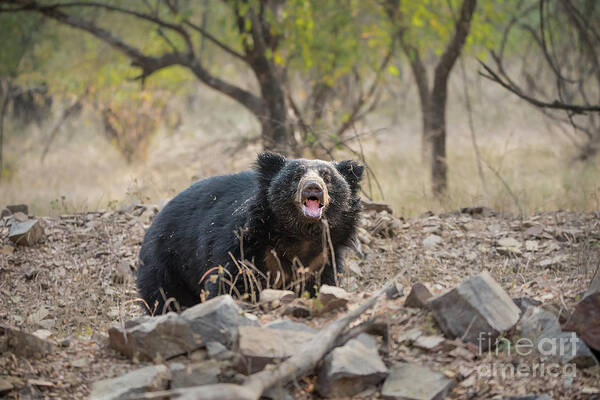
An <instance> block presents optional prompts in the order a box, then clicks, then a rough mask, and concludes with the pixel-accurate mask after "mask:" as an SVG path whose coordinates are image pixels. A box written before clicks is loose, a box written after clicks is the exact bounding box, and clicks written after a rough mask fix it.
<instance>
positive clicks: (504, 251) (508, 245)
mask: <svg viewBox="0 0 600 400" xmlns="http://www.w3.org/2000/svg"><path fill="white" fill-rule="evenodd" d="M496 246H497V247H496V250H497V251H498V253H499V254H500V255H503V256H510V255H519V254H521V242H519V241H518V240H517V239H515V238H512V237H505V238H502V239H500V240H498V241H497V242H496Z"/></svg>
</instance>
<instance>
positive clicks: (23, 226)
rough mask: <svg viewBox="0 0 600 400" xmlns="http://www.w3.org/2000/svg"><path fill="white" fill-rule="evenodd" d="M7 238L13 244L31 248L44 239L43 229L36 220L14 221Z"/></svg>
mask: <svg viewBox="0 0 600 400" xmlns="http://www.w3.org/2000/svg"><path fill="white" fill-rule="evenodd" d="M8 238H9V239H10V241H11V242H13V243H15V244H18V245H22V246H31V245H33V244H35V243H37V242H39V241H41V240H42V239H43V238H44V229H43V228H42V225H41V223H40V221H38V220H37V219H31V220H28V221H23V222H18V221H15V222H13V223H12V225H11V226H10V232H9V233H8Z"/></svg>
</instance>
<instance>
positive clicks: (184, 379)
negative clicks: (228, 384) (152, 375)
mask: <svg viewBox="0 0 600 400" xmlns="http://www.w3.org/2000/svg"><path fill="white" fill-rule="evenodd" d="M224 365H225V364H224V363H222V362H220V361H216V360H207V361H203V362H200V363H194V364H189V365H185V364H182V363H173V364H171V366H170V368H169V369H170V371H171V389H179V388H185V387H193V386H200V385H210V384H211V383H219V374H221V368H222V367H223V366H224Z"/></svg>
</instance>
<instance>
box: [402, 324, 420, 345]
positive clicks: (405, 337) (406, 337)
mask: <svg viewBox="0 0 600 400" xmlns="http://www.w3.org/2000/svg"><path fill="white" fill-rule="evenodd" d="M422 334H423V331H421V330H420V329H419V328H413V329H409V330H408V331H406V332H404V333H403V334H402V335H400V336H398V338H396V341H397V342H398V343H402V342H407V341H408V342H414V341H415V340H417V338H418V337H419V336H421V335H422Z"/></svg>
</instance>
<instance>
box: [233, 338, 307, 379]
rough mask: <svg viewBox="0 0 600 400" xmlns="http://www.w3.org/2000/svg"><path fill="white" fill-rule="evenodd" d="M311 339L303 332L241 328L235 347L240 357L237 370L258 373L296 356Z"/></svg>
mask: <svg viewBox="0 0 600 400" xmlns="http://www.w3.org/2000/svg"><path fill="white" fill-rule="evenodd" d="M313 337H314V334H312V333H308V332H304V331H294V330H289V329H288V330H280V329H271V328H261V327H258V326H241V327H240V328H239V336H238V343H237V346H236V351H237V352H238V353H239V355H240V357H239V360H238V364H237V368H238V370H239V371H240V372H242V373H245V374H251V373H254V372H257V371H260V370H262V369H263V368H264V367H265V366H266V365H267V364H270V363H273V362H276V361H283V360H285V359H286V358H289V357H291V356H293V355H295V354H297V353H298V352H299V351H301V350H302V347H303V346H304V345H305V344H306V343H308V342H309V341H311V340H312V339H313Z"/></svg>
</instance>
